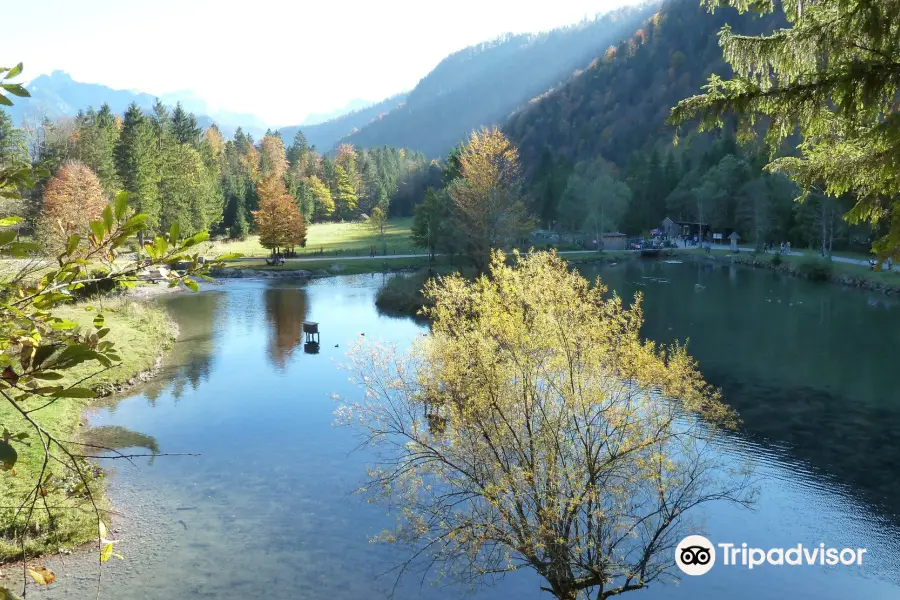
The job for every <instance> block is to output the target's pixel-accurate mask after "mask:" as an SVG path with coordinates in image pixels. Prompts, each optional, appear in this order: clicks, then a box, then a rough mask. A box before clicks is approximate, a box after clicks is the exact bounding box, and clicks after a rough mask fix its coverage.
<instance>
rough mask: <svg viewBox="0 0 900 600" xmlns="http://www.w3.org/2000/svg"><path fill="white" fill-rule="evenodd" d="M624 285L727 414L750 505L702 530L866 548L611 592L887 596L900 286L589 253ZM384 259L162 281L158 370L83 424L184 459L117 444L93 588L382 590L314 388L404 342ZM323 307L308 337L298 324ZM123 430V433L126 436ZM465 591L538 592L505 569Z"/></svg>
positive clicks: (267, 593)
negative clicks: (170, 289)
mask: <svg viewBox="0 0 900 600" xmlns="http://www.w3.org/2000/svg"><path fill="white" fill-rule="evenodd" d="M601 274H602V277H603V279H604V280H605V281H606V282H607V283H608V284H609V285H611V286H612V287H613V288H615V289H616V290H618V291H619V292H620V293H621V294H622V295H623V296H626V297H630V296H631V295H632V293H633V292H634V291H635V290H641V291H643V292H644V293H645V294H646V299H645V313H646V321H647V323H646V326H645V333H646V334H647V335H648V336H650V337H652V338H654V339H658V340H660V341H670V340H672V339H676V338H678V339H684V338H688V337H689V338H690V350H691V352H692V353H693V354H694V355H695V356H696V357H697V358H698V360H699V363H700V366H701V369H702V370H703V372H704V373H705V374H706V376H707V377H708V378H709V379H710V380H711V381H712V382H713V383H715V384H716V385H720V386H722V388H723V391H724V392H725V396H726V400H727V401H728V402H730V403H732V404H733V405H735V406H736V407H737V408H738V409H739V410H740V411H741V414H742V416H743V418H744V432H742V433H741V434H740V435H731V436H729V437H728V438H726V439H724V440H723V441H722V449H721V451H722V454H723V460H726V461H736V462H737V461H743V460H749V461H751V462H752V464H753V465H754V467H755V469H756V474H757V476H758V478H759V481H760V488H761V489H760V492H761V496H760V500H759V502H758V504H757V505H756V507H755V509H754V510H752V511H750V510H744V509H739V508H736V507H733V506H730V505H715V506H711V507H709V508H708V509H707V510H705V512H704V513H703V515H702V516H703V517H704V520H705V529H706V531H707V532H708V534H709V537H710V538H711V539H713V540H714V541H731V542H737V543H738V544H740V543H741V542H747V543H748V544H749V545H751V546H760V547H767V548H768V547H776V546H785V547H787V546H795V545H796V544H797V543H803V544H804V545H805V546H810V547H815V546H818V544H819V543H820V542H824V543H825V544H826V545H828V546H835V547H839V548H841V547H844V546H852V547H865V548H867V549H868V553H867V554H866V557H865V560H864V564H863V566H862V567H842V566H841V567H815V566H812V567H810V566H804V567H771V566H769V567H760V568H758V569H754V570H753V571H747V570H745V569H735V568H719V567H716V568H714V569H713V570H712V571H711V572H710V573H709V574H707V575H706V576H704V577H694V578H690V577H687V578H685V580H684V581H683V582H682V583H681V584H680V585H678V586H674V585H653V586H651V587H650V589H648V590H644V591H640V592H633V593H631V594H630V595H629V596H627V597H631V598H637V599H641V598H643V599H646V600H651V599H655V598H684V599H696V598H709V599H713V598H720V597H725V596H726V595H727V597H729V598H738V599H747V600H760V599H765V598H772V599H775V598H778V599H781V598H792V599H796V598H819V599H821V598H872V599H876V598H897V597H900V562H898V560H897V558H896V557H897V556H900V517H898V514H900V507H898V503H900V500H898V498H900V490H898V485H900V484H898V482H897V475H898V473H900V468H898V458H900V456H898V455H900V451H898V450H897V449H898V448H900V371H898V370H896V369H894V368H893V367H894V366H895V365H896V364H897V363H896V356H895V355H894V354H893V353H892V349H894V348H897V347H898V346H897V344H898V342H900V338H898V336H900V306H897V305H896V303H893V302H891V301H890V300H889V299H888V298H886V297H881V296H874V295H873V296H868V295H866V294H864V293H861V292H857V291H855V290H845V289H842V288H837V287H832V286H828V287H820V286H816V285H813V284H809V283H806V282H802V281H798V280H793V279H783V278H780V277H779V276H777V275H776V274H774V273H771V272H768V271H752V270H744V269H728V268H725V269H721V268H719V266H711V267H710V268H706V267H704V266H701V265H697V264H683V265H668V264H663V263H657V262H637V263H622V264H619V265H616V266H613V267H607V268H604V269H603V270H602V271H601ZM383 281H384V277H383V276H381V275H372V276H369V275H365V276H355V277H338V278H332V279H324V280H317V281H313V282H311V283H308V284H304V283H300V282H290V281H233V282H228V283H226V284H224V285H221V286H216V287H214V288H212V289H210V290H207V291H203V292H201V293H199V294H179V295H174V296H171V297H169V298H166V299H164V300H163V301H164V302H166V304H167V306H168V307H169V308H170V310H171V311H172V312H173V314H175V315H176V317H177V318H178V320H179V323H180V325H181V328H182V336H181V338H180V339H179V342H178V343H177V345H176V349H175V351H174V352H173V353H172V356H171V358H170V360H169V363H168V365H167V369H166V372H165V373H164V374H163V376H161V377H160V378H158V379H157V380H156V381H155V382H154V383H152V384H150V385H149V386H148V387H147V388H145V389H144V390H142V392H141V393H139V394H137V395H134V396H132V397H129V398H126V399H124V400H122V401H120V402H116V403H113V404H110V406H109V407H107V408H104V409H100V410H98V411H96V413H95V414H94V415H93V417H92V419H91V420H92V424H93V425H95V426H122V427H125V428H128V429H129V430H132V431H134V432H140V433H141V434H144V435H146V436H150V437H149V438H147V440H146V441H144V442H141V443H144V444H145V445H152V444H153V443H155V444H156V445H158V447H159V448H160V450H161V451H162V452H191V453H199V454H200V456H197V457H158V458H156V459H155V460H153V461H152V462H151V461H148V460H147V459H144V461H143V462H142V463H139V466H140V469H135V468H132V467H129V466H127V465H124V464H122V463H117V464H116V465H115V466H114V468H115V470H116V472H115V474H114V475H113V482H112V485H111V489H110V495H111V496H112V499H113V502H114V504H115V505H116V507H117V508H119V509H120V510H121V511H122V512H123V514H122V516H120V517H119V518H118V519H117V520H116V522H115V526H116V527H117V528H118V529H119V533H118V534H117V536H118V537H120V538H121V539H122V543H121V544H120V550H121V552H122V553H123V554H124V555H125V556H126V558H127V560H126V561H125V562H113V563H109V564H110V566H109V568H106V567H104V583H103V586H102V592H101V596H102V597H104V598H116V599H122V600H127V599H131V598H135V599H138V598H141V599H144V598H205V597H211V598H212V597H214V598H247V597H254V598H255V597H268V598H276V599H277V598H285V599H287V598H310V599H318V598H321V599H323V600H324V599H329V600H330V599H345V598H346V599H350V598H378V597H385V596H386V594H387V593H388V592H389V591H390V589H391V585H392V583H393V579H392V578H391V577H389V576H388V577H381V578H377V577H376V576H377V575H378V574H379V573H381V572H382V571H384V570H386V569H388V568H390V567H391V566H392V565H394V564H396V563H397V562H398V561H399V559H400V558H402V556H400V555H398V554H394V552H396V550H394V549H391V548H388V547H383V546H378V545H371V544H370V543H369V542H368V538H369V537H370V536H371V535H374V534H376V533H378V532H379V531H380V529H381V528H382V527H384V526H386V525H388V524H389V521H388V520H387V519H386V516H385V510H384V509H383V508H382V507H379V506H371V505H366V504H363V503H361V502H360V501H359V500H358V499H357V498H355V497H353V496H351V492H352V490H353V489H354V488H355V486H357V485H358V484H360V483H361V482H362V481H363V477H364V467H365V464H366V459H367V456H366V455H365V454H364V453H354V452H351V451H352V449H353V447H354V440H353V438H352V437H351V435H350V433H349V432H348V431H345V430H340V429H334V428H333V427H332V425H331V424H332V421H333V415H332V411H333V409H334V407H335V402H334V400H332V399H331V397H330V396H331V394H333V393H337V394H340V395H345V396H346V395H351V394H357V393H358V391H357V390H356V389H355V388H353V387H352V386H351V385H350V384H349V382H348V381H347V375H346V373H344V372H342V371H340V370H339V369H338V364H339V363H340V362H341V361H342V360H343V359H344V353H345V352H346V349H347V347H348V346H349V343H350V342H352V341H353V340H354V339H356V338H357V336H358V335H359V334H360V333H365V334H366V337H367V338H368V339H380V340H386V341H393V342H397V343H400V344H405V343H408V342H409V341H410V340H411V339H412V338H413V337H414V336H417V335H422V334H423V333H424V332H425V331H426V330H425V328H424V327H423V326H421V325H419V324H416V323H414V322H413V321H411V320H409V319H396V318H390V317H386V316H382V315H379V314H378V312H377V311H376V309H375V307H374V302H373V300H374V294H375V292H376V290H377V288H378V286H379V285H381V284H382V283H383ZM303 320H313V321H318V322H319V323H320V328H321V331H322V343H321V349H320V353H319V354H306V353H304V348H303V341H302V333H301V329H300V324H301V323H302V321H303ZM134 439H141V438H134ZM84 563H85V559H84V558H74V557H70V558H69V559H67V561H66V564H59V563H55V564H54V566H55V568H56V570H57V571H58V572H59V573H69V574H70V576H69V577H61V578H60V579H61V580H62V581H61V583H60V584H56V585H54V586H53V587H52V588H51V589H50V590H48V591H44V592H43V593H42V594H41V595H42V596H45V597H60V598H62V597H66V598H73V597H75V598H89V597H91V598H93V597H95V594H96V584H95V583H93V582H92V581H91V580H90V577H91V575H92V573H93V572H92V571H91V569H90V568H89V565H85V564H84ZM462 596H463V591H462V590H460V589H459V588H455V587H440V588H432V587H429V586H425V587H421V586H420V584H419V581H418V579H412V578H411V579H409V580H406V581H404V583H403V584H401V586H400V587H399V588H398V590H397V595H396V597H397V598H418V597H427V598H435V599H455V598H460V597H462ZM475 597H476V598H493V597H504V598H505V597H516V598H539V597H549V596H546V595H545V594H542V593H541V592H539V591H538V581H537V580H536V578H534V577H533V576H531V575H530V574H528V573H524V572H523V573H517V574H514V575H512V576H508V577H507V578H505V579H503V580H502V581H500V582H497V584H496V586H495V587H493V588H487V589H482V590H480V591H479V592H477V593H476V595H475Z"/></svg>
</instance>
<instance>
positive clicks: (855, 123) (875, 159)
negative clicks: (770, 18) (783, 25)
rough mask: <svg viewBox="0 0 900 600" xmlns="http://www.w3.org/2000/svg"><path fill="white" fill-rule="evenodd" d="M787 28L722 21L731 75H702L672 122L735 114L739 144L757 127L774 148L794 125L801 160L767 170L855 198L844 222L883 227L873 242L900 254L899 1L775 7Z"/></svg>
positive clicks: (743, 1)
mask: <svg viewBox="0 0 900 600" xmlns="http://www.w3.org/2000/svg"><path fill="white" fill-rule="evenodd" d="M705 3H706V5H707V7H708V8H709V10H710V11H713V10H715V9H716V8H718V7H721V6H723V5H724V6H732V7H734V8H736V9H737V10H738V11H739V12H742V13H743V12H746V11H751V10H752V11H756V12H761V13H771V12H773V11H774V10H775V6H776V4H775V3H773V2H752V1H751V0H725V1H724V2H721V1H719V0H706V2H705ZM778 6H780V7H781V8H782V10H783V11H784V14H785V16H786V17H787V20H788V22H789V23H790V25H791V27H790V28H787V29H779V30H778V31H776V32H774V33H773V34H771V35H764V36H758V37H754V36H743V35H736V34H735V33H734V32H733V31H732V30H731V28H730V27H728V26H727V25H726V26H725V27H724V28H723V29H722V31H721V34H720V37H719V44H720V45H721V47H722V49H723V54H724V57H725V60H726V61H727V62H728V63H729V65H730V66H731V68H732V69H733V71H734V74H735V75H734V77H733V78H732V79H730V80H727V81H726V80H723V79H722V78H721V77H719V76H718V75H712V76H711V77H710V78H709V83H708V85H707V86H706V87H705V88H704V90H705V93H703V94H700V95H697V96H693V97H691V98H687V99H685V100H682V101H681V102H680V103H678V105H677V106H676V107H675V108H674V109H673V110H672V114H671V116H670V119H669V121H670V122H671V123H674V124H680V123H685V122H688V121H691V120H692V119H694V118H696V117H699V119H700V129H701V130H709V129H712V128H715V127H720V126H722V125H723V124H724V116H725V115H726V114H727V113H730V112H736V113H737V114H738V115H739V116H740V122H739V133H740V138H741V140H742V141H747V140H750V139H752V138H753V137H755V134H756V132H757V130H758V129H759V127H758V125H760V124H762V126H763V127H762V128H763V129H764V130H765V131H766V135H765V140H766V142H767V144H768V145H769V147H770V149H771V150H772V151H773V153H774V152H777V151H778V150H779V149H780V146H781V143H782V141H783V140H784V139H785V138H786V137H787V136H789V135H791V134H793V133H794V132H795V131H799V133H800V134H801V135H803V137H804V141H803V142H802V143H801V144H800V146H799V150H800V156H789V157H782V158H777V159H775V160H774V161H773V162H771V163H770V164H769V166H768V168H769V169H770V170H773V171H780V172H784V173H787V174H789V175H790V176H791V178H792V179H794V180H795V181H796V182H797V183H799V184H800V185H801V187H802V188H803V189H804V190H805V192H806V193H809V192H810V191H811V190H813V189H814V188H815V187H818V186H821V185H822V184H824V188H825V191H826V192H827V193H828V194H829V195H830V196H833V197H837V196H841V195H842V194H844V193H845V192H850V193H852V194H854V195H855V196H856V197H857V202H856V204H855V206H854V207H853V208H852V209H851V210H850V211H849V212H848V213H847V215H846V218H847V219H848V220H849V221H850V222H851V223H856V222H860V221H868V222H872V223H878V222H881V221H886V222H887V223H888V226H887V233H886V234H885V235H884V236H882V237H881V239H879V240H878V241H877V242H876V243H875V244H874V246H873V247H874V249H876V250H877V251H878V252H879V253H880V254H881V255H883V256H887V255H893V256H894V257H896V258H900V163H898V162H897V160H896V157H897V156H900V113H898V112H897V104H896V103H897V94H898V92H900V44H898V43H897V40H898V39H900V4H898V2H897V1H896V0H861V1H860V2H855V3H851V2H825V3H804V2H789V3H782V4H779V5H778Z"/></svg>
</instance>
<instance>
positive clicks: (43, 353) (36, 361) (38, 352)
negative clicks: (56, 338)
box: [31, 344, 58, 377]
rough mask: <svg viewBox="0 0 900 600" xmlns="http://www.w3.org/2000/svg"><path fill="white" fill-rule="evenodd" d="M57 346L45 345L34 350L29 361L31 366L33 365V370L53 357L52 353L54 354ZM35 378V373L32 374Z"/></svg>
mask: <svg viewBox="0 0 900 600" xmlns="http://www.w3.org/2000/svg"><path fill="white" fill-rule="evenodd" d="M57 348H58V346H57V345H56V344H46V345H44V346H38V347H37V348H35V350H34V358H33V359H32V360H31V364H32V365H34V368H35V369H37V368H38V367H40V366H41V365H42V364H43V363H44V361H45V360H47V359H48V358H50V357H51V356H53V353H54V352H56V349H57ZM34 376H35V377H37V373H35V374H34Z"/></svg>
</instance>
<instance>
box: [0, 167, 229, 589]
mask: <svg viewBox="0 0 900 600" xmlns="http://www.w3.org/2000/svg"><path fill="white" fill-rule="evenodd" d="M41 176H43V174H42V173H41V172H40V171H37V170H33V169H28V168H16V169H4V170H0V193H2V195H3V197H6V198H16V197H18V196H19V195H20V194H21V190H22V189H27V188H30V187H33V186H34V185H35V183H36V181H37V180H38V179H39V178H40V177H41ZM20 221H21V219H20V218H19V217H2V218H0V256H2V257H3V258H6V259H11V261H10V264H13V263H12V261H15V260H18V261H20V264H21V265H22V266H21V268H19V269H18V270H16V271H15V272H14V273H13V274H12V275H9V276H6V277H5V278H4V279H2V280H0V369H2V374H0V401H2V402H5V403H6V404H8V406H10V407H11V409H12V411H13V414H15V415H17V417H18V419H17V422H18V421H20V422H21V423H23V424H24V425H23V427H21V428H20V429H16V428H15V427H13V428H12V429H9V428H8V427H7V426H3V427H2V429H0V435H2V437H0V470H2V471H4V472H5V473H4V474H3V475H2V476H3V477H15V476H16V475H17V473H16V465H17V462H18V459H19V453H20V450H21V449H22V447H23V446H26V445H29V444H31V445H37V446H38V447H39V448H40V450H41V456H42V460H41V465H40V468H39V470H38V473H37V476H36V477H35V479H34V482H33V485H31V486H30V487H29V488H28V492H27V493H26V494H25V495H24V497H22V498H21V500H20V502H19V503H18V505H17V507H16V509H15V512H14V516H13V519H12V522H11V523H3V524H2V530H3V534H4V535H5V536H7V537H12V538H14V539H16V540H17V541H18V543H19V545H20V549H21V558H22V561H23V570H24V571H23V572H24V573H25V574H26V575H27V576H29V577H30V578H31V579H33V580H34V581H36V582H37V583H38V584H41V585H45V584H48V583H50V582H52V581H53V580H54V579H55V576H54V575H53V573H52V572H50V571H49V570H47V569H45V568H43V567H34V566H29V564H28V558H29V557H28V555H27V553H26V540H27V539H28V538H29V536H34V535H39V534H41V533H44V534H46V533H47V532H39V531H37V530H36V526H35V517H36V514H37V513H38V511H41V512H43V513H45V514H46V516H47V521H46V522H47V527H49V529H50V531H52V530H53V528H54V527H55V523H56V521H57V515H58V513H59V512H60V511H66V510H76V511H81V510H85V507H84V506H83V505H84V504H87V508H88V510H90V511H91V512H92V513H93V515H94V517H95V519H96V531H97V547H98V553H99V555H98V560H99V562H101V563H102V562H106V561H107V560H109V559H110V558H112V557H116V556H118V555H117V554H116V553H115V551H114V545H113V544H114V543H115V541H114V540H110V539H108V535H107V529H106V525H105V523H104V520H103V515H104V511H103V510H102V507H101V504H100V501H99V498H98V496H97V488H96V485H95V480H96V478H97V475H98V471H97V469H96V468H95V467H94V466H93V465H92V464H91V463H90V462H89V456H87V455H86V454H85V453H83V451H82V450H75V449H74V447H75V446H78V445H79V443H78V442H73V441H68V440H64V439H61V438H60V437H58V435H57V434H56V433H55V432H54V431H53V430H52V428H50V427H47V426H46V425H45V424H44V423H43V422H42V411H44V410H46V409H47V408H48V407H50V406H52V405H53V404H55V403H57V402H66V401H72V399H83V398H92V397H94V396H95V395H96V393H95V391H94V390H93V389H92V387H91V380H92V379H93V378H95V377H96V376H97V375H99V374H100V373H103V372H104V371H106V370H108V369H113V368H115V367H116V366H118V365H119V364H121V362H122V353H123V352H127V351H128V349H127V348H119V347H117V346H116V345H115V343H114V342H112V341H110V339H109V338H108V337H107V336H108V334H109V333H110V328H109V327H107V326H106V322H105V318H104V315H103V313H102V311H101V312H99V313H97V314H96V315H95V316H94V319H93V323H92V326H91V327H90V328H88V330H86V331H85V330H82V329H81V328H79V327H78V324H77V323H75V322H74V321H71V320H67V319H63V318H60V317H58V316H56V309H57V308H59V307H60V306H62V305H65V304H68V303H71V302H72V301H73V300H74V299H76V298H77V297H78V296H79V295H83V294H85V293H86V292H89V291H92V290H94V289H96V290H105V289H114V288H116V287H124V288H131V287H134V286H135V285H136V284H137V283H138V281H139V279H140V277H141V275H142V274H143V273H146V272H147V271H149V270H157V271H158V272H159V277H164V278H165V279H166V280H168V285H169V286H170V287H174V286H184V287H186V288H188V289H190V290H197V289H198V284H197V280H198V279H207V280H208V279H209V277H208V276H207V275H206V271H207V269H209V268H210V267H213V266H216V265H218V264H220V261H222V260H226V259H229V258H232V256H230V255H226V256H222V257H219V258H218V259H216V260H214V261H205V260H204V259H203V258H202V257H201V253H200V244H201V243H202V242H204V241H205V240H206V239H207V238H208V234H206V233H201V234H197V235H194V236H190V237H186V238H181V237H180V235H179V230H178V226H177V225H175V226H173V227H172V228H171V230H170V231H169V233H168V235H167V236H156V237H155V238H154V239H153V240H152V241H149V242H147V243H146V244H145V245H144V247H143V249H142V250H143V252H144V253H146V256H147V258H145V259H140V254H141V253H140V252H138V253H137V258H132V259H128V258H127V257H126V256H125V252H124V250H126V249H127V244H129V243H131V242H132V241H133V240H134V238H135V236H137V235H138V234H139V233H141V232H144V231H145V229H146V222H147V216H146V215H144V214H132V211H131V210H130V209H129V206H128V194H126V193H124V192H121V193H119V194H117V195H116V197H115V201H114V203H113V204H111V205H108V206H106V207H105V208H104V209H103V212H102V218H101V219H99V220H97V221H92V222H90V225H89V228H88V230H87V231H84V232H81V233H74V234H71V235H68V236H67V237H66V238H64V239H65V244H64V247H63V248H61V249H60V250H59V252H58V254H56V255H55V256H54V257H53V258H52V259H49V260H48V259H40V258H34V253H36V252H38V251H39V250H40V248H39V247H38V246H36V245H35V244H32V243H27V242H22V241H19V239H18V232H17V231H16V229H15V227H16V226H17V225H18V224H19V222H20ZM86 367H93V368H94V369H93V370H92V372H90V373H89V374H87V375H86V376H78V377H76V376H75V375H74V369H76V368H79V371H78V372H79V373H82V372H84V370H85V368H86ZM92 450H103V451H107V452H109V453H110V454H108V457H110V458H126V459H127V458H129V457H128V456H126V455H123V454H122V453H119V452H117V451H116V450H114V449H112V448H105V447H95V448H92ZM48 498H53V499H54V503H53V504H51V503H50V502H48ZM55 500H59V501H60V502H58V503H57V502H55ZM98 581H99V579H98ZM26 590H27V588H26ZM3 594H11V592H9V591H8V590H6V589H5V588H2V587H0V597H2V596H3Z"/></svg>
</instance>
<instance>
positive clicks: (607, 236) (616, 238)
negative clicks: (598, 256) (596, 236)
mask: <svg viewBox="0 0 900 600" xmlns="http://www.w3.org/2000/svg"><path fill="white" fill-rule="evenodd" d="M600 237H601V239H602V240H603V249H604V250H624V249H625V241H626V238H627V237H628V236H626V235H625V234H624V233H619V232H618V231H616V232H613V233H604V234H603V235H602V236H600Z"/></svg>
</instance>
